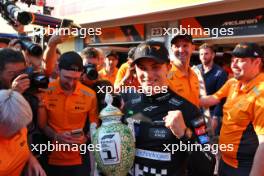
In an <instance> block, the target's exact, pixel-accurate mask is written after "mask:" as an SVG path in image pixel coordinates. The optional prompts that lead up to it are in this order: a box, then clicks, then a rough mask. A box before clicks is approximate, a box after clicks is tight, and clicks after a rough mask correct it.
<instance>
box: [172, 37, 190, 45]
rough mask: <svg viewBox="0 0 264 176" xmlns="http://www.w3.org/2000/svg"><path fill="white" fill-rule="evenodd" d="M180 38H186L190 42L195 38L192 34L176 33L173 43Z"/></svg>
mask: <svg viewBox="0 0 264 176" xmlns="http://www.w3.org/2000/svg"><path fill="white" fill-rule="evenodd" d="M179 39H182V40H186V41H188V42H190V43H193V38H192V36H191V35H189V34H179V35H176V36H174V37H173V38H172V39H171V45H173V44H175V43H176V42H177V40H179Z"/></svg>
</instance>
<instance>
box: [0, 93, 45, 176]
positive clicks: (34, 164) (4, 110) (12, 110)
mask: <svg viewBox="0 0 264 176" xmlns="http://www.w3.org/2000/svg"><path fill="white" fill-rule="evenodd" d="M31 120H32V111H31V108H30V106H29V104H28V102H27V101H26V100H25V99H24V98H23V96H22V95H21V94H19V93H18V92H15V91H13V90H11V89H9V90H0V151H1V156H0V168H1V169H0V175H21V173H22V170H23V169H24V167H25V166H26V170H25V171H26V175H33V174H34V175H39V176H46V174H45V171H44V170H43V169H42V167H41V166H40V164H39V163H38V161H37V160H36V158H35V157H34V156H33V155H32V154H31V152H30V150H29V147H28V145H27V128H26V127H27V125H28V124H29V123H30V122H31Z"/></svg>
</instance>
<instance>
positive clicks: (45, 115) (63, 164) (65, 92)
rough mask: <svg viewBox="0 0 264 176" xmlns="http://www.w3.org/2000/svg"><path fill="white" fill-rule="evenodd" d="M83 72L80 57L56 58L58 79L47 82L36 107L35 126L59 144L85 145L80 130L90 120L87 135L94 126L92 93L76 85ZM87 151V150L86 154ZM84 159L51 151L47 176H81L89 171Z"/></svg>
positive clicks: (76, 153)
mask: <svg viewBox="0 0 264 176" xmlns="http://www.w3.org/2000/svg"><path fill="white" fill-rule="evenodd" d="M82 71H83V63H82V58H81V56H79V55H78V54H77V53H76V52H73V51H72V52H66V53H64V54H62V55H61V57H60V59H59V79H58V80H56V81H54V82H52V83H50V85H49V88H48V90H47V91H46V92H45V94H44V97H43V99H44V100H43V102H42V103H43V104H40V106H39V126H40V128H41V129H42V130H43V131H44V133H45V134H46V135H47V136H48V137H49V138H50V139H51V140H52V141H53V143H55V144H56V143H59V144H69V145H70V144H76V145H77V144H85V143H86V142H87V140H88V139H89V135H88V133H87V134H85V132H84V127H85V124H86V120H87V118H89V121H90V133H93V132H94V130H95V127H96V123H97V119H98V117H97V114H98V113H97V106H96V105H97V100H96V95H95V92H94V91H93V90H91V89H90V88H88V87H86V86H84V85H83V84H81V83H80V82H79V79H80V76H81V73H82ZM87 152H88V151H87ZM87 162H88V157H87V156H86V155H85V154H84V155H82V156H81V154H80V151H76V150H71V149H70V150H65V151H51V153H50V155H49V159H48V166H49V167H48V171H47V173H48V175H49V176H57V175H62V176H73V175H74V176H84V175H87V173H89V172H90V169H89V164H88V163H87Z"/></svg>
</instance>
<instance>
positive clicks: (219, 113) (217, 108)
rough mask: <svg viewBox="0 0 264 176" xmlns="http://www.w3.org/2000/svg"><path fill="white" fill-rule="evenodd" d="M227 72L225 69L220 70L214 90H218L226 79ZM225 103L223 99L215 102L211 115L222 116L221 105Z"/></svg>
mask: <svg viewBox="0 0 264 176" xmlns="http://www.w3.org/2000/svg"><path fill="white" fill-rule="evenodd" d="M227 78H228V76H227V73H226V72H225V71H223V70H222V71H221V73H220V74H219V76H218V80H217V82H216V90H219V89H220V88H221V87H222V86H223V85H224V84H225V82H226V81H227ZM224 103H225V100H221V102H220V103H219V104H217V105H216V106H215V108H214V113H213V116H217V117H219V116H223V105H224Z"/></svg>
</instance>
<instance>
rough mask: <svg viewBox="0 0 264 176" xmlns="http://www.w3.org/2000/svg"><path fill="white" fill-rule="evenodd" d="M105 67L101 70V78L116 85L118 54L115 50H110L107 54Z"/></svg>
mask: <svg viewBox="0 0 264 176" xmlns="http://www.w3.org/2000/svg"><path fill="white" fill-rule="evenodd" d="M104 62H105V65H104V68H103V69H101V70H100V71H99V73H98V74H99V77H100V79H101V80H108V81H110V82H111V83H112V85H114V83H115V79H116V74H117V71H118V68H117V67H116V66H117V64H118V55H117V53H116V52H115V51H112V50H111V51H108V52H106V54H105V60H104Z"/></svg>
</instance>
